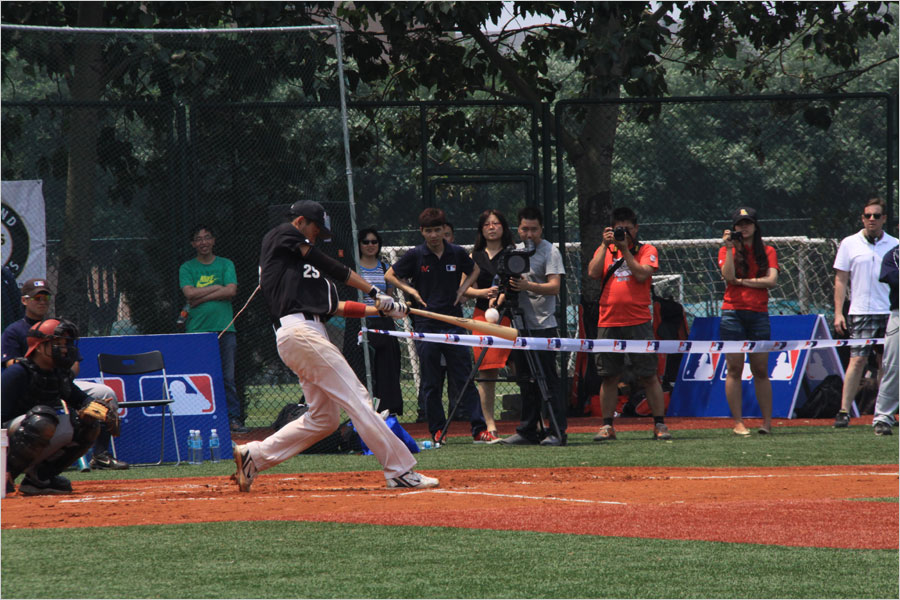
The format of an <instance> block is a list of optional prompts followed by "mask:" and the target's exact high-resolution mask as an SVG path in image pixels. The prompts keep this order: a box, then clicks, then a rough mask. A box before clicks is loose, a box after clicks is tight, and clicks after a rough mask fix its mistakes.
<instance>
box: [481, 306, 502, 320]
mask: <svg viewBox="0 0 900 600" xmlns="http://www.w3.org/2000/svg"><path fill="white" fill-rule="evenodd" d="M484 320H485V321H487V322H488V323H496V322H497V321H499V320H500V313H499V312H498V311H497V309H496V308H489V309H487V310H486V311H484Z"/></svg>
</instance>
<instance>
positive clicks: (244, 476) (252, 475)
mask: <svg viewBox="0 0 900 600" xmlns="http://www.w3.org/2000/svg"><path fill="white" fill-rule="evenodd" d="M233 454H234V464H235V465H237V472H236V473H235V474H234V475H232V476H231V478H232V479H234V480H235V481H236V482H237V484H238V489H239V490H241V491H242V492H249V491H250V485H251V484H252V483H253V480H254V479H256V475H257V474H258V473H259V471H257V470H256V465H255V464H254V462H253V458H251V457H250V450H248V449H247V446H235V447H234V452H233Z"/></svg>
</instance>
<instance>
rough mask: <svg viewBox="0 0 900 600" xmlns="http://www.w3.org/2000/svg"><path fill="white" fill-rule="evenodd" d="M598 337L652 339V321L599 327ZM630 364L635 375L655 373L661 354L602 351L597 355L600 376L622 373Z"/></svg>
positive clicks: (643, 375)
mask: <svg viewBox="0 0 900 600" xmlns="http://www.w3.org/2000/svg"><path fill="white" fill-rule="evenodd" d="M597 338H598V339H607V340H652V339H655V338H654V337H653V324H652V322H651V321H647V322H646V323H641V324H640V325H626V326H624V327H598V328H597ZM629 366H630V368H631V370H632V372H633V373H634V376H635V377H648V376H650V375H654V374H655V373H656V372H657V369H658V368H659V355H658V354H649V353H646V354H644V353H632V352H628V353H626V352H621V353H619V352H601V353H599V354H598V355H597V373H598V374H599V375H600V377H614V376H616V375H621V374H622V373H624V372H625V370H626V369H628V368H629Z"/></svg>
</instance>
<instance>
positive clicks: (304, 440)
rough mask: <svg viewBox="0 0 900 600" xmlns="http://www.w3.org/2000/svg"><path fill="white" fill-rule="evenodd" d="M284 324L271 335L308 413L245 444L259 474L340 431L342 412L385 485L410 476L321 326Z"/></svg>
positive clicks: (401, 452)
mask: <svg viewBox="0 0 900 600" xmlns="http://www.w3.org/2000/svg"><path fill="white" fill-rule="evenodd" d="M289 317H290V319H288V317H284V318H283V319H282V323H285V321H289V324H287V325H284V324H283V325H282V326H281V327H280V328H279V329H278V331H277V332H276V334H275V337H276V342H277V345H278V355H279V356H280V357H281V360H282V361H283V362H284V364H286V365H287V366H288V367H289V368H290V369H291V370H292V371H293V372H294V373H296V375H297V377H298V378H299V380H300V386H301V387H302V388H303V394H304V395H305V396H306V404H307V406H309V410H308V411H307V412H306V413H304V414H303V416H302V417H300V418H299V419H296V420H294V421H291V422H290V423H288V424H287V425H285V426H284V427H282V428H281V429H279V430H278V431H276V432H275V433H273V434H272V435H270V436H269V437H267V438H266V439H264V440H262V441H259V442H249V443H248V444H247V449H248V450H249V452H250V457H251V458H252V459H253V462H254V463H255V464H256V468H257V469H258V470H260V471H262V470H263V469H267V468H269V467H272V466H274V465H277V464H278V463H280V462H283V461H285V460H287V459H289V458H291V457H292V456H296V455H297V453H299V452H302V451H303V450H306V449H307V448H309V447H310V446H312V445H313V444H315V443H316V442H317V441H319V440H320V439H322V438H324V437H326V436H327V435H329V434H331V433H332V432H334V430H335V429H337V427H338V425H340V409H342V408H343V409H344V411H345V412H346V413H347V414H348V415H349V416H350V419H351V420H352V421H353V425H354V426H356V431H357V432H358V433H359V435H360V437H361V438H362V439H363V441H364V442H365V443H366V446H368V447H369V449H370V450H372V453H373V454H374V455H375V457H376V458H377V459H378V461H379V462H380V463H381V465H382V467H383V468H384V476H385V478H386V479H392V478H394V477H399V476H400V475H403V474H404V473H406V472H407V471H410V470H411V469H412V468H413V467H414V466H415V464H416V459H415V458H413V455H412V453H411V452H410V451H409V449H408V448H407V447H406V445H405V444H404V443H403V442H401V441H400V439H399V438H398V437H397V436H396V435H394V432H393V431H391V429H390V427H388V426H387V424H386V423H385V422H384V420H382V418H381V417H380V416H379V415H378V413H376V412H375V409H374V408H373V407H372V402H371V401H370V399H369V394H368V392H367V391H366V388H365V387H363V385H362V384H361V383H360V382H359V379H357V377H356V374H355V373H354V372H353V369H352V368H351V367H350V365H349V364H347V360H346V359H345V358H344V355H343V354H341V352H340V351H339V350H338V349H337V347H335V345H334V344H332V343H331V341H330V340H329V339H328V335H327V334H326V333H325V326H324V325H323V324H322V323H321V322H319V321H312V320H307V319H305V318H303V317H302V315H290V316H289Z"/></svg>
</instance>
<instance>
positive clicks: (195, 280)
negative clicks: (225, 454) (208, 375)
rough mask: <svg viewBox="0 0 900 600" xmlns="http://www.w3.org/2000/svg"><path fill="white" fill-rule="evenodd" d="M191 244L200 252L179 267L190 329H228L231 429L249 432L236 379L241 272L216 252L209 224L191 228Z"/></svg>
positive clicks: (223, 341)
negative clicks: (235, 308) (233, 304)
mask: <svg viewBox="0 0 900 600" xmlns="http://www.w3.org/2000/svg"><path fill="white" fill-rule="evenodd" d="M190 240H191V246H192V247H193V248H194V250H195V251H196V252H197V256H196V258H193V259H191V260H189V261H187V262H186V263H184V264H183V265H181V268H180V269H179V270H178V281H179V285H180V286H181V291H182V293H184V297H185V298H186V299H187V302H188V304H189V305H190V311H189V312H188V318H187V332H188V333H198V332H208V331H209V332H213V333H219V332H220V331H222V330H223V329H225V328H226V327H228V330H227V331H225V333H223V334H222V337H220V338H219V354H220V355H221V357H222V379H223V380H224V383H225V402H226V404H227V405H228V420H229V423H230V425H231V431H233V432H235V433H247V432H248V431H249V429H247V428H246V427H245V426H244V417H243V415H242V414H241V402H240V400H239V399H238V397H237V387H236V386H235V383H234V357H235V353H236V351H237V337H236V334H235V330H234V324H231V325H229V323H231V321H232V319H233V318H234V312H233V310H232V307H231V299H232V298H234V296H235V294H237V274H236V273H235V270H234V263H233V262H231V261H230V260H228V259H227V258H222V257H221V256H216V255H215V254H213V247H214V246H215V245H216V237H215V235H214V234H213V230H212V228H210V227H209V226H208V225H197V226H196V227H194V228H193V229H192V230H191V237H190Z"/></svg>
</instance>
